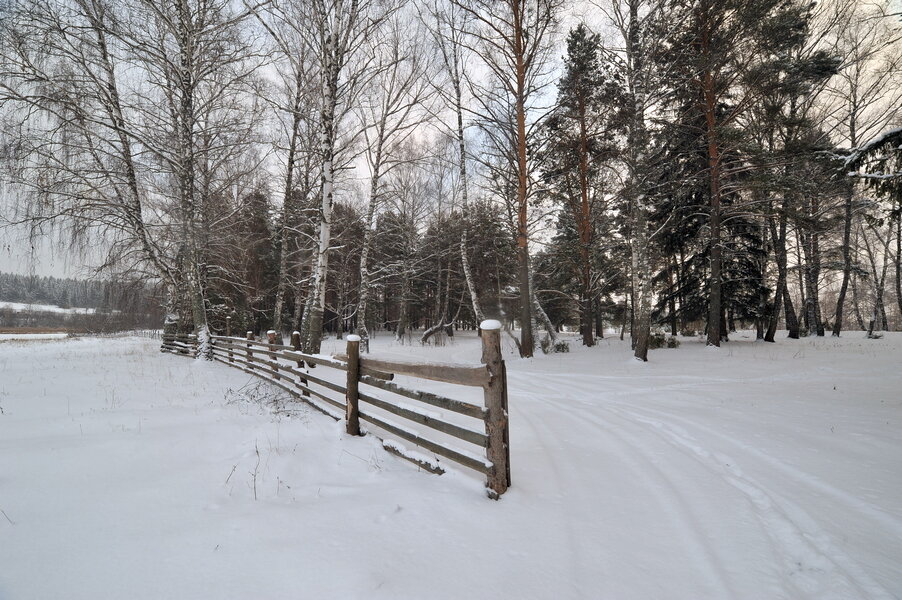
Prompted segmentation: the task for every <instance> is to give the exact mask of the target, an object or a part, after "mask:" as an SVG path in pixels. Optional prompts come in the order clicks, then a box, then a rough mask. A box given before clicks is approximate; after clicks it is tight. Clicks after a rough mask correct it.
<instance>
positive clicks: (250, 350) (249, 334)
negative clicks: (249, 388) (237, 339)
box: [247, 331, 254, 369]
mask: <svg viewBox="0 0 902 600" xmlns="http://www.w3.org/2000/svg"><path fill="white" fill-rule="evenodd" d="M247 341H249V342H253V341H254V332H253V331H248V332H247ZM247 368H248V369H253V368H254V351H253V345H251V344H248V345H247Z"/></svg>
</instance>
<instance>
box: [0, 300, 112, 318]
mask: <svg viewBox="0 0 902 600" xmlns="http://www.w3.org/2000/svg"><path fill="white" fill-rule="evenodd" d="M3 309H11V310H12V311H14V312H50V313H63V314H67V315H93V314H94V313H95V312H97V309H95V308H61V307H59V306H54V305H52V304H27V303H23V302H5V301H4V302H0V310H3Z"/></svg>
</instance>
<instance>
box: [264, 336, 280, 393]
mask: <svg viewBox="0 0 902 600" xmlns="http://www.w3.org/2000/svg"><path fill="white" fill-rule="evenodd" d="M266 341H268V342H269V351H270V352H275V351H276V350H277V348H276V332H275V331H274V330H272V329H270V330H269V331H267V332H266ZM269 366H270V368H271V369H272V377H273V379H275V380H276V381H278V380H279V379H281V377H279V359H278V358H276V357H275V355H272V356H270V360H269Z"/></svg>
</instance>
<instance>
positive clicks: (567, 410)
mask: <svg viewBox="0 0 902 600" xmlns="http://www.w3.org/2000/svg"><path fill="white" fill-rule="evenodd" d="M544 387H545V386H543V385H541V384H539V385H533V386H531V387H530V389H529V391H528V392H527V391H525V390H515V393H516V394H517V396H519V397H523V396H529V397H531V398H533V399H534V402H535V405H536V406H543V405H544V406H550V407H553V408H555V417H556V418H561V417H563V418H566V419H567V420H569V421H571V425H570V426H569V427H567V428H566V431H568V432H571V433H572V434H573V435H574V436H584V437H586V438H590V439H591V438H593V437H597V434H598V431H597V429H596V427H601V428H602V429H604V430H605V431H607V433H608V434H609V439H617V440H619V444H617V446H616V447H612V448H608V450H614V451H615V452H616V453H617V458H618V460H619V462H620V463H621V464H627V465H630V469H629V471H630V473H631V474H632V475H633V476H634V478H635V477H638V478H640V479H641V480H642V482H643V485H644V487H646V488H647V489H648V490H649V492H648V494H647V496H648V497H652V498H654V499H655V501H656V502H657V504H658V506H659V507H660V512H661V513H662V514H665V515H666V516H667V518H668V520H669V521H670V522H671V523H672V527H673V529H674V531H675V532H677V533H678V535H679V536H680V537H681V538H682V539H683V543H684V544H685V546H686V547H687V548H688V550H689V551H688V553H687V554H688V555H689V556H690V557H691V559H692V560H693V562H694V563H695V565H696V569H697V571H698V572H699V573H701V574H702V576H703V577H704V583H705V584H706V585H707V586H708V587H709V588H713V589H714V590H716V592H715V593H716V596H715V597H720V598H731V597H735V596H736V594H735V592H734V591H733V590H732V588H731V586H730V585H729V583H728V579H729V578H728V577H727V575H726V573H725V571H724V567H723V565H722V564H721V561H719V560H718V559H717V556H716V553H715V552H714V551H713V549H712V548H711V546H710V544H708V543H706V541H705V539H704V536H703V535H702V534H701V533H700V529H701V527H700V521H699V519H698V517H697V515H696V514H695V513H694V511H693V510H692V507H691V506H690V504H689V503H688V502H687V500H686V499H685V498H684V497H683V495H682V494H681V493H680V487H679V485H678V483H677V482H676V481H674V479H673V478H672V477H670V476H669V475H668V474H667V472H666V471H665V470H664V469H662V468H660V467H659V466H657V465H656V464H655V462H654V461H653V460H652V456H651V454H650V453H649V452H648V451H647V450H646V449H645V446H644V443H643V441H644V440H641V439H640V438H639V437H636V436H628V435H624V432H623V431H622V430H620V429H617V428H614V427H612V426H611V425H610V424H609V423H607V422H605V421H604V420H603V419H599V418H588V419H587V414H586V412H581V413H580V414H579V416H577V415H575V414H574V412H573V410H572V408H573V407H572V405H564V403H562V402H561V401H559V400H555V399H553V398H554V397H555V396H556V395H557V394H558V393H559V389H558V388H556V387H553V386H549V389H548V390H545V389H543V388H544ZM581 404H582V403H581ZM529 413H530V411H529V410H524V409H523V408H520V409H519V410H516V412H514V413H513V414H512V415H511V416H512V418H513V419H515V420H520V419H522V420H524V421H526V422H527V424H528V425H529V427H530V429H532V430H533V431H534V432H535V435H536V438H537V439H539V441H540V442H542V441H543V437H544V436H543V434H542V431H543V429H547V427H542V426H541V425H538V426H537V425H536V423H535V420H536V418H535V417H533V416H531V415H530V414H529ZM587 420H588V421H589V422H590V423H591V425H592V426H591V427H590V426H587V422H586V421H587ZM542 446H543V447H544V448H548V447H549V446H548V445H547V444H545V443H542ZM637 453H640V454H642V455H643V456H644V457H645V459H646V460H645V461H641V460H637V459H636V454H637ZM545 454H546V455H547V456H546V460H547V462H548V464H549V466H550V467H551V471H552V473H553V476H554V477H555V480H556V484H557V485H558V487H559V488H560V489H575V488H578V486H582V485H584V484H585V479H586V476H587V474H586V473H585V472H583V471H581V470H574V467H573V466H572V465H571V464H570V463H569V462H565V461H558V460H555V459H554V455H553V453H550V452H546V453H545ZM649 468H650V469H651V472H652V473H653V475H651V474H650V473H649ZM564 473H566V479H567V480H568V482H564V481H563V478H562V474H564ZM662 485H663V486H664V488H665V489H667V490H668V493H667V494H662V493H661V487H662ZM580 510H581V512H582V513H584V514H586V515H587V516H588V518H590V519H591V515H592V514H593V513H595V512H596V510H597V505H596V504H595V503H592V504H591V505H587V506H585V507H580ZM570 539H571V541H572V540H573V539H574V536H573V535H572V532H571V534H570ZM701 557H704V560H702V559H701Z"/></svg>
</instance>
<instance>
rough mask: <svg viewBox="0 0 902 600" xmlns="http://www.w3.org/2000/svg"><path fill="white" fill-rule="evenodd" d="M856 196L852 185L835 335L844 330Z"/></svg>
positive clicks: (845, 219) (845, 212) (846, 210)
mask: <svg viewBox="0 0 902 600" xmlns="http://www.w3.org/2000/svg"><path fill="white" fill-rule="evenodd" d="M853 147H854V146H853ZM854 197H855V189H854V188H852V187H850V188H849V191H848V192H847V193H846V200H845V206H844V207H843V231H842V265H843V266H842V284H841V285H840V286H839V294H838V295H837V297H836V312H835V313H834V315H833V336H834V337H839V335H840V333H841V332H842V319H843V307H844V306H845V303H846V290H848V289H849V277H850V275H851V273H852V248H851V242H852V200H853V199H854Z"/></svg>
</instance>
